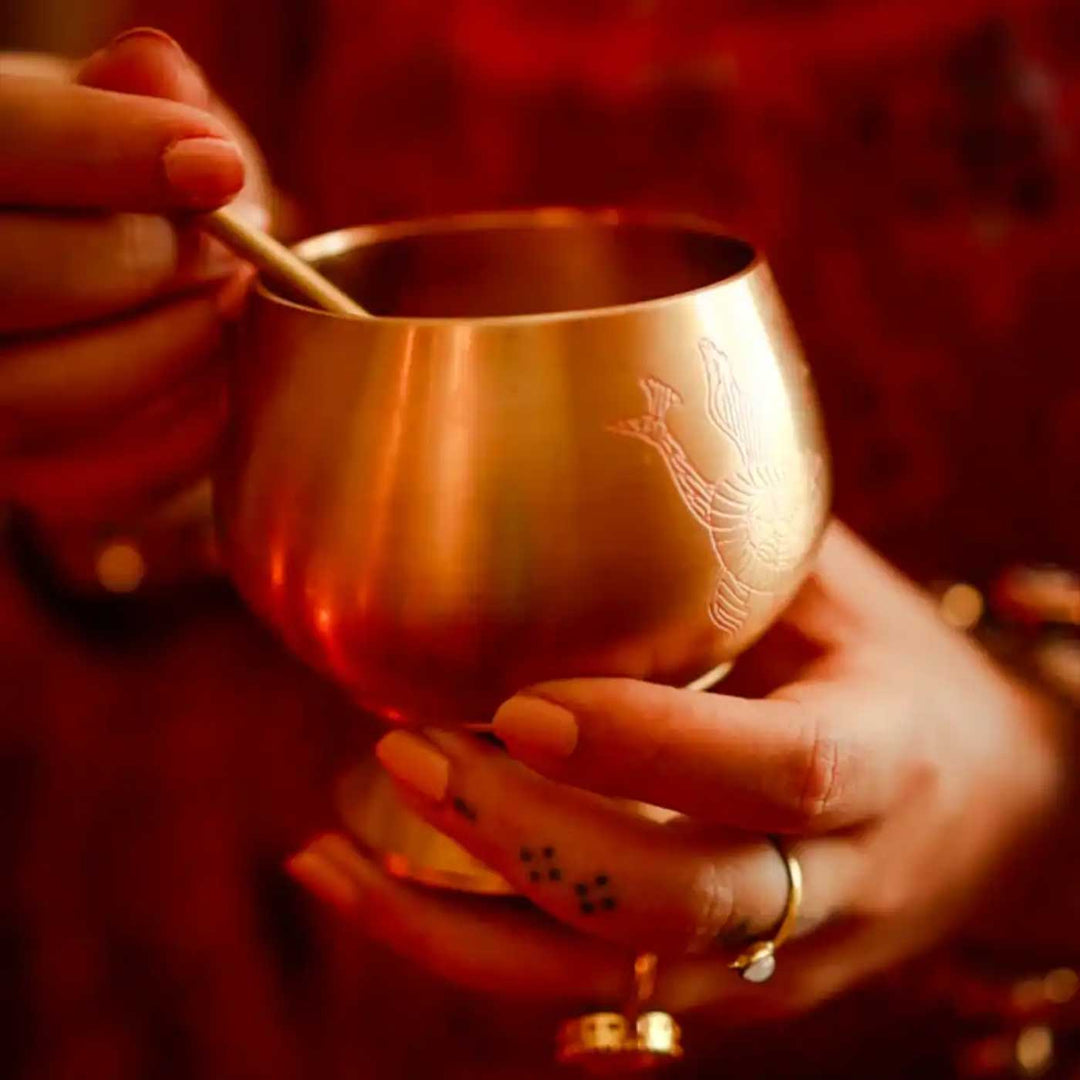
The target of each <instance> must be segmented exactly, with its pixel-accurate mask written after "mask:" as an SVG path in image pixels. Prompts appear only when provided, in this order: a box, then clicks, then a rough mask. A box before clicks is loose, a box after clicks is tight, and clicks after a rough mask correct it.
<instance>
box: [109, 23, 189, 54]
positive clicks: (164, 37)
mask: <svg viewBox="0 0 1080 1080" xmlns="http://www.w3.org/2000/svg"><path fill="white" fill-rule="evenodd" d="M132 38H146V39H148V40H153V41H160V42H162V43H163V44H165V45H171V46H172V47H173V48H174V49H176V50H177V51H178V52H183V51H184V50H183V49H182V48H181V47H180V43H179V42H178V41H177V40H176V38H174V37H171V36H170V35H169V34H166V33H165V31H164V30H159V29H158V28H157V27H156V26H133V27H132V28H131V29H130V30H125V31H124V32H123V33H122V34H117V35H116V37H114V38H113V39H112V44H113V45H119V44H120V42H121V41H130V40H131V39H132Z"/></svg>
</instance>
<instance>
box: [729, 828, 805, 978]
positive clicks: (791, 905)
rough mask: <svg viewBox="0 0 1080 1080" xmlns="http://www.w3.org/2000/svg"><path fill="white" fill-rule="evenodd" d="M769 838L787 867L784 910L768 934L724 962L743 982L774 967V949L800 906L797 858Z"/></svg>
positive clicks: (764, 975)
mask: <svg viewBox="0 0 1080 1080" xmlns="http://www.w3.org/2000/svg"><path fill="white" fill-rule="evenodd" d="M769 840H770V841H771V842H772V845H773V847H775V848H776V850H777V853H778V854H779V856H780V858H781V859H783V861H784V869H785V870H786V871H787V878H788V895H787V904H786V905H785V906H784V914H783V915H782V916H781V918H780V924H779V925H778V926H777V928H776V929H775V930H774V931H773V933H772V936H771V937H768V938H765V939H764V940H762V941H758V942H755V943H754V944H753V945H751V946H749V947H748V948H746V949H744V950H743V952H741V953H739V955H738V956H737V957H735V959H734V960H732V962H731V963H730V964H729V965H728V966H729V967H730V968H731V969H732V970H733V971H737V972H738V973H739V974H740V975H741V976H742V977H743V978H744V979H745V980H746V981H747V982H752V983H763V982H768V981H769V979H771V978H772V976H773V973H774V972H775V971H776V950H777V949H779V948H780V946H781V945H783V943H784V942H785V941H786V940H787V939H788V938H789V937H790V936H791V932H792V931H793V930H794V929H795V923H796V922H797V921H798V918H799V909H800V907H802V898H803V875H802V867H801V866H800V865H799V860H798V859H797V858H796V857H795V856H794V855H793V854H792V853H791V852H790V851H788V850H787V848H785V847H784V845H783V844H782V843H781V842H780V841H779V840H778V839H777V838H776V837H775V836H770V837H769Z"/></svg>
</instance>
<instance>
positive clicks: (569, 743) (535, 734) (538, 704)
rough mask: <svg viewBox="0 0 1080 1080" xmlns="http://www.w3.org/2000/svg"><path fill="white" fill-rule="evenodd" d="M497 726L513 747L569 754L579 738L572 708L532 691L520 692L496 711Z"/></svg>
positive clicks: (511, 747)
mask: <svg viewBox="0 0 1080 1080" xmlns="http://www.w3.org/2000/svg"><path fill="white" fill-rule="evenodd" d="M494 727H495V734H496V735H498V737H499V738H500V739H502V740H503V742H505V743H506V744H507V745H508V746H509V747H510V749H511V750H515V749H520V750H532V751H534V752H537V753H541V754H553V755H555V756H556V757H569V756H570V755H571V754H572V753H573V752H574V748H575V747H576V746H577V741H578V723H577V720H576V719H575V717H574V714H573V713H572V712H570V710H569V709H564V708H563V707H562V706H561V705H554V704H552V703H551V702H550V701H545V700H544V699H543V698H538V697H532V696H530V695H529V694H518V696H517V697H513V698H511V699H510V700H509V701H507V702H506V703H505V704H503V706H502V707H501V708H500V709H499V711H498V712H497V713H496V714H495V720H494Z"/></svg>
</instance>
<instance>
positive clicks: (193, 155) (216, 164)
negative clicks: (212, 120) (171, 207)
mask: <svg viewBox="0 0 1080 1080" xmlns="http://www.w3.org/2000/svg"><path fill="white" fill-rule="evenodd" d="M161 160H162V165H163V167H164V170H165V178H166V181H167V182H168V185H169V187H170V189H171V190H172V192H173V194H174V195H175V196H177V197H178V198H179V199H180V200H181V201H182V202H183V203H184V205H185V206H187V207H188V208H189V209H191V210H212V209H214V208H215V207H218V206H221V205H222V204H223V203H226V202H228V201H229V199H231V198H232V197H233V196H234V195H236V194H237V192H239V191H240V189H241V188H242V187H243V186H244V158H243V155H242V154H241V153H240V149H239V147H237V146H236V144H235V143H234V142H232V141H231V140H230V139H225V138H219V137H217V136H214V135H200V136H194V137H191V138H183V139H177V140H176V141H175V142H173V143H171V144H170V145H169V146H168V147H167V148H166V150H165V152H164V154H163V155H162V158H161Z"/></svg>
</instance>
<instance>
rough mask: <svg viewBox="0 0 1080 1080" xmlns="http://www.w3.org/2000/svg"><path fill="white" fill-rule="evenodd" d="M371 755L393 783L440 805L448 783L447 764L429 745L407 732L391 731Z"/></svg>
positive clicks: (446, 760)
mask: <svg viewBox="0 0 1080 1080" xmlns="http://www.w3.org/2000/svg"><path fill="white" fill-rule="evenodd" d="M375 756H376V757H377V758H378V759H379V763H380V764H381V765H382V767H383V768H384V769H385V770H386V771H387V772H388V773H389V774H390V775H391V776H392V777H393V778H394V779H395V780H398V781H400V782H401V783H403V784H404V785H405V786H406V787H410V788H412V789H413V791H415V792H417V793H418V794H420V795H423V796H425V797H426V798H428V799H431V800H432V801H433V802H442V800H443V798H444V796H445V795H446V788H447V785H448V784H449V783H450V761H449V759H448V758H447V757H446V756H445V755H443V754H441V753H439V751H438V750H436V749H435V747H434V746H432V745H431V743H429V742H427V741H426V740H424V739H421V738H420V736H419V735H413V734H412V732H409V731H391V732H390V734H389V735H384V736H383V738H382V739H381V740H380V741H379V743H378V745H377V746H376V747H375Z"/></svg>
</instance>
